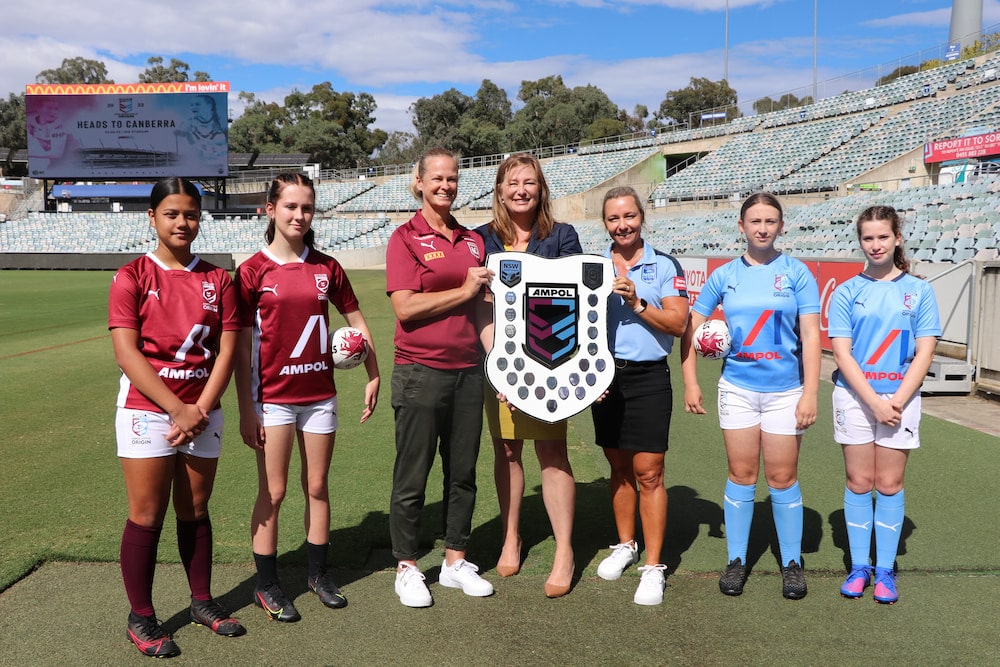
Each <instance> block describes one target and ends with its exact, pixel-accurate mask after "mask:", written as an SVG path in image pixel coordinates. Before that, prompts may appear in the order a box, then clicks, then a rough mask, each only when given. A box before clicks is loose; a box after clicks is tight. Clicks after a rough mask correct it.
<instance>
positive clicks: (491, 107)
mask: <svg viewBox="0 0 1000 667" xmlns="http://www.w3.org/2000/svg"><path fill="white" fill-rule="evenodd" d="M998 48H1000V34H991V35H984V36H983V38H982V39H981V40H980V41H978V42H976V43H975V44H974V45H971V46H969V47H966V48H965V49H963V51H962V54H961V57H962V58H963V59H965V58H972V57H975V56H978V55H981V54H983V53H988V52H991V51H995V50H997V49H998ZM941 64H943V63H942V62H941V61H940V60H929V61H926V62H924V63H921V65H919V66H902V67H899V68H897V69H896V70H894V71H893V72H891V73H889V74H888V75H886V76H884V77H881V78H880V79H879V81H878V84H877V85H882V84H884V83H887V82H888V81H891V80H892V79H894V78H897V77H899V76H904V75H906V74H909V73H911V72H912V71H917V70H918V69H919V70H922V69H930V68H932V67H936V66H939V65H941ZM189 70H190V66H189V65H188V64H187V63H185V62H183V61H181V60H178V59H176V58H171V59H170V61H169V62H168V63H166V62H165V61H164V59H163V58H162V57H160V56H153V57H151V58H149V60H148V61H147V67H146V69H145V70H144V71H143V72H142V73H140V74H139V81H140V82H142V83H169V82H182V81H212V80H213V79H212V78H211V75H210V74H208V73H207V72H201V71H196V72H193V73H191V72H189ZM35 81H36V82H37V83H50V84H72V83H86V84H95V83H114V82H113V81H111V80H110V79H109V78H108V71H107V67H106V66H105V64H104V63H103V62H101V61H98V60H90V59H87V58H81V57H77V58H66V59H65V60H63V61H62V64H61V65H60V66H59V67H56V68H53V69H46V70H42V71H41V72H39V73H38V74H37V75H36V76H35ZM24 97H25V96H24V93H20V94H15V93H10V95H9V96H8V98H7V99H6V100H3V99H0V146H3V147H5V148H12V149H15V150H16V149H22V148H27V124H26V117H25V110H24V109H25V100H24ZM239 100H240V102H241V106H242V107H243V114H242V115H241V116H240V117H239V118H236V119H231V121H230V125H229V150H230V151H231V152H233V153H250V154H259V153H304V154H308V155H309V160H310V162H318V163H320V164H321V165H322V167H323V168H324V169H355V168H358V167H367V166H374V165H389V164H407V163H410V162H413V161H414V160H415V159H416V158H417V156H419V155H420V153H422V152H423V151H424V150H426V149H427V148H429V147H431V146H444V147H446V148H449V149H451V150H453V151H456V152H458V153H460V154H462V155H465V156H473V155H492V154H498V153H509V152H513V151H516V150H531V149H535V148H541V147H545V146H563V145H574V144H579V143H587V142H591V141H595V140H598V139H603V138H606V137H614V136H619V135H623V134H630V133H634V132H646V131H655V130H656V129H658V128H661V127H664V126H666V127H678V126H680V127H699V126H700V125H701V124H702V123H703V122H711V123H719V122H728V121H730V120H732V119H733V118H736V117H738V116H739V115H740V112H739V110H738V109H737V101H738V100H737V94H736V91H735V90H734V89H733V88H732V87H731V86H730V85H729V83H728V82H727V81H725V80H720V81H711V80H709V79H707V78H703V77H691V79H690V82H689V84H688V85H687V86H685V87H684V88H680V89H677V90H668V91H666V94H665V95H664V98H663V101H661V102H660V105H659V107H657V108H656V109H655V110H654V111H653V112H652V113H651V112H650V110H649V108H648V107H646V106H645V105H642V104H639V105H636V106H635V108H634V109H633V110H632V111H631V112H629V111H627V110H626V109H622V108H619V107H618V106H617V105H616V104H615V103H614V102H612V101H611V99H610V98H609V97H608V96H607V94H606V93H605V92H604V91H602V90H601V89H600V88H598V87H596V86H593V85H589V84H588V85H585V86H576V87H572V88H571V87H569V86H567V85H566V84H565V82H564V81H563V79H562V76H559V75H552V76H547V77H543V78H541V79H538V80H537V81H522V82H521V86H520V88H519V89H518V91H517V95H516V96H515V100H516V101H517V103H518V105H517V110H516V111H515V110H514V108H515V104H514V102H512V101H511V98H510V97H509V95H508V93H507V91H506V90H504V89H503V88H500V87H499V86H497V85H496V84H495V83H493V82H492V81H490V80H489V79H484V80H483V81H482V83H481V84H480V86H479V89H478V90H477V91H476V93H475V94H474V95H471V96H470V95H466V94H465V93H463V92H461V91H459V90H457V89H455V88H451V89H449V90H446V91H444V92H442V93H439V94H437V95H433V96H430V97H421V98H420V99H418V100H417V101H416V102H414V103H413V104H411V105H410V108H409V113H410V117H411V118H412V120H413V127H414V131H413V132H401V131H396V132H392V133H387V132H386V131H385V130H382V129H379V128H376V127H374V123H375V111H376V109H377V105H376V103H375V98H374V97H373V96H372V95H370V94H369V93H353V92H349V91H342V92H338V91H336V90H334V89H333V86H332V85H331V84H330V83H329V82H323V83H318V84H316V85H314V86H313V87H312V88H311V89H310V90H308V91H300V90H293V91H292V92H291V93H289V94H288V95H287V96H286V97H285V99H284V100H283V102H282V103H278V102H267V101H264V100H262V99H259V98H258V97H257V96H256V95H255V94H254V93H251V92H244V91H241V92H240V93H239ZM812 102H813V99H812V98H811V97H808V96H807V97H803V98H798V97H796V96H795V95H793V94H790V93H787V94H785V95H782V96H780V97H779V98H778V99H776V100H774V99H771V98H770V97H765V98H761V99H759V100H757V101H755V102H754V105H753V108H754V111H755V112H756V113H767V112H769V111H776V110H780V109H788V108H794V107H798V106H804V105H807V104H812ZM705 111H710V112H712V113H707V114H706V113H703V112H705ZM0 167H2V168H3V171H4V173H14V172H13V170H12V165H11V164H10V163H9V162H8V164H6V165H4V164H0Z"/></svg>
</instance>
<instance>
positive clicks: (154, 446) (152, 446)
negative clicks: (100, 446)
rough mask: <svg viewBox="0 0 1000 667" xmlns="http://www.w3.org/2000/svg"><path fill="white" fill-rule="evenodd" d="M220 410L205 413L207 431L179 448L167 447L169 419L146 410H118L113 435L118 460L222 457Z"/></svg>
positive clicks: (163, 414) (167, 416) (164, 415)
mask: <svg viewBox="0 0 1000 667" xmlns="http://www.w3.org/2000/svg"><path fill="white" fill-rule="evenodd" d="M222 424H223V418H222V410H221V409H219V410H212V411H211V412H209V413H208V427H207V428H206V429H205V430H204V431H203V432H202V434H201V435H199V436H198V437H197V438H195V439H194V440H193V441H192V442H190V443H188V444H186V445H181V446H179V447H171V446H170V444H169V443H167V433H169V432H170V427H171V426H172V425H173V421H172V420H171V419H170V415H168V414H165V413H162V412H150V411H148V410H132V409H130V408H118V412H117V414H116V415H115V435H116V437H117V440H118V456H119V457H121V458H123V459H153V458H158V457H161V456H173V455H174V454H176V453H177V452H180V453H182V454H190V455H191V456H197V457H199V458H203V459H217V458H219V455H220V454H222Z"/></svg>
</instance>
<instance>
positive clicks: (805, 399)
mask: <svg viewBox="0 0 1000 667" xmlns="http://www.w3.org/2000/svg"><path fill="white" fill-rule="evenodd" d="M799 330H800V333H799V337H800V339H801V341H802V397H801V398H799V402H798V404H797V405H796V406H795V423H796V426H795V427H796V428H798V429H805V428H809V427H810V426H812V425H813V424H815V423H816V412H817V402H818V400H819V372H820V366H821V364H822V361H823V351H822V349H821V348H820V335H819V313H815V314H812V315H800V316H799Z"/></svg>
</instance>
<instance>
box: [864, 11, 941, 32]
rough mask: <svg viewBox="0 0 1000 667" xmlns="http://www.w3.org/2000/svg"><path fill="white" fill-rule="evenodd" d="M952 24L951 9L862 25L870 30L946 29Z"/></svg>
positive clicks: (916, 13) (908, 14)
mask: <svg viewBox="0 0 1000 667" xmlns="http://www.w3.org/2000/svg"><path fill="white" fill-rule="evenodd" d="M950 23H951V8H950V7H945V8H942V9H931V10H929V11H926V12H909V13H907V14H897V15H896V16H888V17H886V18H881V19H870V20H868V21H863V22H862V23H861V25H863V26H866V27H869V28H908V27H919V28H940V27H942V26H944V27H945V28H947V27H948V25H949V24H950Z"/></svg>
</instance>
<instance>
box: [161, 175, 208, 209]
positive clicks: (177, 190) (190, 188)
mask: <svg viewBox="0 0 1000 667" xmlns="http://www.w3.org/2000/svg"><path fill="white" fill-rule="evenodd" d="M170 195H187V196H188V197H190V198H191V199H193V200H195V202H197V204H198V208H199V209H200V208H201V192H199V191H198V188H197V187H196V186H195V184H194V183H192V182H191V181H189V180H188V179H186V178H181V177H179V176H170V177H168V178H162V179H160V180H158V181H157V182H156V184H155V185H153V189H152V190H150V191H149V208H151V209H152V210H154V211H155V210H156V207H157V206H159V205H160V204H161V203H162V202H163V200H164V199H166V198H167V197H169V196H170Z"/></svg>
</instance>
